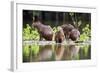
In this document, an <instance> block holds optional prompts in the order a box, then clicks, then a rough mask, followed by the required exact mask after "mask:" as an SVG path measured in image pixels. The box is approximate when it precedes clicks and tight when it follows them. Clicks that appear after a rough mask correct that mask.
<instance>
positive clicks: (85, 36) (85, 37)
mask: <svg viewBox="0 0 100 73" xmlns="http://www.w3.org/2000/svg"><path fill="white" fill-rule="evenodd" d="M82 32H83V33H82V34H81V35H80V39H79V40H80V41H89V40H90V38H91V30H90V29H89V24H87V25H86V27H84V28H83V29H82Z"/></svg>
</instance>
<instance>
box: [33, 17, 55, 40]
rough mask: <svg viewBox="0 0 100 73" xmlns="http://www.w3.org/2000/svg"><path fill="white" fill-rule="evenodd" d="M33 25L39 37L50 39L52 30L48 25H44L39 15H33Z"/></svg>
mask: <svg viewBox="0 0 100 73" xmlns="http://www.w3.org/2000/svg"><path fill="white" fill-rule="evenodd" d="M32 26H33V27H35V28H37V29H38V32H39V34H40V39H41V37H43V38H44V39H45V40H48V41H52V37H53V30H52V28H51V27H50V26H49V25H44V24H42V23H41V21H40V19H39V17H37V16H35V17H34V19H33V24H32Z"/></svg>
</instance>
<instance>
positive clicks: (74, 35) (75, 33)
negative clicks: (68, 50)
mask: <svg viewBox="0 0 100 73" xmlns="http://www.w3.org/2000/svg"><path fill="white" fill-rule="evenodd" d="M79 37H80V32H79V31H78V29H72V31H71V32H70V37H69V38H70V39H71V40H73V41H76V40H77V39H78V38H79Z"/></svg>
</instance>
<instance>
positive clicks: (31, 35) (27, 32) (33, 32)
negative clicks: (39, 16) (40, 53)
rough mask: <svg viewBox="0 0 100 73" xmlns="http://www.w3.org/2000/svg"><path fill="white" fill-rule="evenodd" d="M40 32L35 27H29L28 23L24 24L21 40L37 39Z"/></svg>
mask: <svg viewBox="0 0 100 73" xmlns="http://www.w3.org/2000/svg"><path fill="white" fill-rule="evenodd" d="M39 39H40V34H39V33H38V30H37V29H36V28H31V27H30V26H29V24H26V28H24V29H23V40H39Z"/></svg>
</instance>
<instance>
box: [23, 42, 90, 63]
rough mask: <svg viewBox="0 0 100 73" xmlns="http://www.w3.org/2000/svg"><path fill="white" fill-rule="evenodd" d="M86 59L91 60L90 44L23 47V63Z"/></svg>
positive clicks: (32, 45)
mask: <svg viewBox="0 0 100 73" xmlns="http://www.w3.org/2000/svg"><path fill="white" fill-rule="evenodd" d="M86 59H91V45H90V44H88V43H84V44H83V43H76V44H44V45H38V44H34V43H33V44H24V45H23V62H41V61H64V60H66V61H67V60H86Z"/></svg>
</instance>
